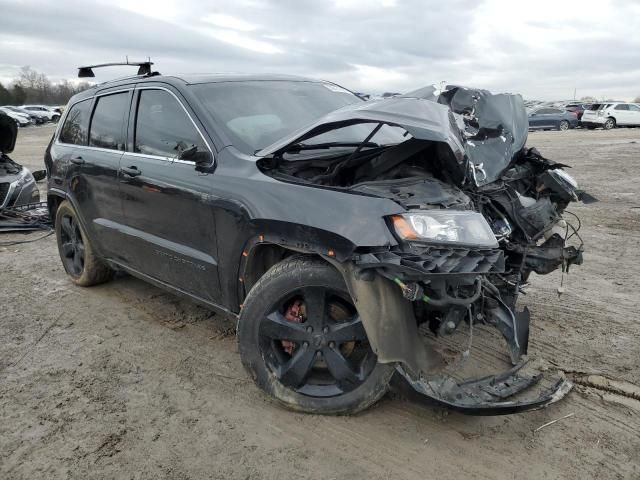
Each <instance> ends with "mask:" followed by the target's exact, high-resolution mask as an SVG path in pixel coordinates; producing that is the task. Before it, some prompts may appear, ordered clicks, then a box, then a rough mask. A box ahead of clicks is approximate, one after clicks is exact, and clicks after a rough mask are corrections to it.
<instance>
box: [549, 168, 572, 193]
mask: <svg viewBox="0 0 640 480" xmlns="http://www.w3.org/2000/svg"><path fill="white" fill-rule="evenodd" d="M551 173H552V174H553V175H557V176H558V177H560V178H562V179H563V180H565V181H566V182H567V183H568V184H569V185H571V186H572V187H573V188H576V189H577V188H578V182H576V179H575V178H573V177H572V176H571V175H569V174H568V173H567V172H565V171H564V170H562V169H561V168H556V169H555V170H551Z"/></svg>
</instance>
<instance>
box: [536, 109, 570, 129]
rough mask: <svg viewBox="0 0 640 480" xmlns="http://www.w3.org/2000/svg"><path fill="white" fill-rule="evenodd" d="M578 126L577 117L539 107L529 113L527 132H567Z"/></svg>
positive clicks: (566, 112) (559, 110)
mask: <svg viewBox="0 0 640 480" xmlns="http://www.w3.org/2000/svg"><path fill="white" fill-rule="evenodd" d="M577 126H578V116H577V115H576V114H575V113H574V112H568V111H567V110H562V109H559V108H553V107H541V108H538V109H537V110H532V111H531V112H529V130H569V129H570V128H576V127H577Z"/></svg>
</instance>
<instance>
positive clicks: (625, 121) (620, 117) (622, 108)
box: [613, 103, 631, 125]
mask: <svg viewBox="0 0 640 480" xmlns="http://www.w3.org/2000/svg"><path fill="white" fill-rule="evenodd" d="M613 116H614V117H615V119H616V125H629V123H630V121H631V119H630V118H629V117H630V116H631V115H630V113H629V105H627V104H626V103H619V104H617V105H616V106H615V107H613Z"/></svg>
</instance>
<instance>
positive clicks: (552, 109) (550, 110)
mask: <svg viewBox="0 0 640 480" xmlns="http://www.w3.org/2000/svg"><path fill="white" fill-rule="evenodd" d="M549 113H555V114H558V113H562V110H558V109H557V108H550V109H549Z"/></svg>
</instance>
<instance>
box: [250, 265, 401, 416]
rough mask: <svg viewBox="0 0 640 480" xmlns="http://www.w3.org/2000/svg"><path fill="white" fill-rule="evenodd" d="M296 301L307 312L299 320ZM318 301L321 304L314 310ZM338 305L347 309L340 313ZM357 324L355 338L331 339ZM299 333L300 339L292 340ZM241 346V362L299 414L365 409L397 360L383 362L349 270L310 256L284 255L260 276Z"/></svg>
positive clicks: (261, 384) (382, 388) (383, 389)
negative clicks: (345, 273) (346, 275)
mask: <svg viewBox="0 0 640 480" xmlns="http://www.w3.org/2000/svg"><path fill="white" fill-rule="evenodd" d="M312 292H316V293H312ZM318 292H319V293H318ZM292 302H293V305H294V306H296V308H295V312H298V313H297V314H298V315H300V316H298V317H295V318H294V319H293V320H292V318H291V308H292V307H291V305H292ZM296 302H299V303H296ZM332 302H334V303H332ZM287 305H289V307H287ZM314 305H317V306H319V307H316V308H315V310H314ZM274 307H275V309H274ZM298 308H299V309H298ZM341 309H342V310H341ZM336 311H338V312H340V311H343V312H345V313H344V314H343V316H342V318H338V319H336V318H335V312H336ZM314 312H316V313H315V314H314ZM332 315H333V317H332ZM320 319H322V320H320ZM356 322H359V325H357V323H356ZM305 324H306V325H307V326H306V327H305V326H304V325H305ZM350 325H357V331H356V330H355V329H354V330H353V333H349V334H348V335H349V336H348V339H347V336H345V337H344V338H343V339H342V340H340V339H338V340H336V341H335V342H334V341H330V340H331V338H334V337H332V335H336V334H338V332H341V331H342V332H345V331H346V329H344V328H342V327H349V332H351V327H350ZM283 326H284V327H283ZM282 328H284V330H282ZM274 330H275V333H274ZM282 332H284V333H282ZM309 332H311V333H309ZM321 332H324V333H321ZM288 335H289V336H288ZM294 337H297V340H296V341H295V342H293V341H290V340H285V338H289V339H293V338H294ZM307 337H308V338H307ZM335 338H338V337H335ZM356 338H357V340H352V339H356ZM238 344H239V350H240V358H241V359H242V363H243V365H244V367H245V368H246V369H247V371H248V372H249V374H250V375H251V376H252V378H253V379H254V381H255V382H256V384H257V385H258V387H260V388H261V389H262V390H264V391H265V392H266V393H268V394H269V395H271V396H273V397H274V398H275V399H276V400H277V401H278V402H279V403H280V404H282V405H283V406H285V407H286V408H289V409H291V410H296V411H300V412H306V413H316V414H333V415H345V414H354V413H357V412H359V411H361V410H364V409H366V408H368V407H370V406H371V405H373V404H374V403H375V402H377V401H378V400H379V399H380V398H382V396H383V395H384V394H385V393H386V392H387V389H388V385H389V381H390V379H391V376H392V375H393V373H394V371H395V368H394V365H393V364H381V363H378V361H377V357H376V356H375V354H374V353H373V351H372V350H371V347H370V345H369V343H368V340H367V338H366V333H365V332H364V328H363V327H362V325H361V321H360V320H359V316H358V314H357V311H356V310H355V307H354V306H353V302H352V300H351V297H350V295H349V293H348V291H347V288H346V285H345V283H344V279H343V278H342V275H341V274H340V273H339V272H338V271H337V270H336V269H335V268H333V267H332V266H331V265H329V264H328V263H326V262H324V261H322V260H319V259H314V258H311V257H304V256H295V257H290V258H288V259H285V260H283V261H282V262H280V263H278V264H277V265H275V266H273V267H272V268H271V269H270V270H269V271H268V272H267V273H265V275H264V276H263V277H261V278H260V280H259V281H258V282H257V283H256V285H255V286H254V287H253V288H252V289H251V291H250V292H249V295H248V296H247V298H246V299H245V303H244V305H243V308H242V312H241V313H240V318H239V320H238ZM300 362H304V364H303V366H302V367H299V368H300V370H299V371H298V367H297V366H298V365H299V364H300ZM294 365H296V366H295V367H294ZM345 367H347V368H346V369H345ZM294 369H296V371H295V372H293V373H291V372H292V371H293V370H294ZM336 373H337V374H336Z"/></svg>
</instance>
